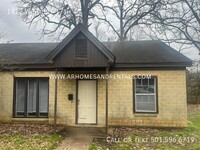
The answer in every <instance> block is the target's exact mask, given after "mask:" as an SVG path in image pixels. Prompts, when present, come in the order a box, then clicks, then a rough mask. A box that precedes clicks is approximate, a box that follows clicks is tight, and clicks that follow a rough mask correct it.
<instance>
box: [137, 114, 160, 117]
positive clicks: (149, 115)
mask: <svg viewBox="0 0 200 150" xmlns="http://www.w3.org/2000/svg"><path fill="white" fill-rule="evenodd" d="M134 116H135V117H157V116H158V114H134Z"/></svg>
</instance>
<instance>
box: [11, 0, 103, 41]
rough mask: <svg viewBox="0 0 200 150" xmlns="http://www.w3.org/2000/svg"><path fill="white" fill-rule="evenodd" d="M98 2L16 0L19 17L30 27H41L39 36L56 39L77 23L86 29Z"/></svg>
mask: <svg viewBox="0 0 200 150" xmlns="http://www.w3.org/2000/svg"><path fill="white" fill-rule="evenodd" d="M99 1H100V0H74V1H66V0H39V1H38V0H16V1H15V4H16V5H17V8H18V12H19V15H20V16H21V17H22V19H23V20H24V21H25V22H26V23H27V24H29V25H30V26H33V25H35V26H37V25H39V26H41V27H42V29H41V35H42V37H43V36H44V35H55V33H56V32H57V33H58V34H57V35H58V36H57V37H58V38H60V37H61V36H62V33H66V31H67V29H71V28H72V27H74V26H76V25H77V24H78V23H79V22H82V23H83V24H84V25H85V26H86V27H87V28H88V26H89V23H88V22H89V19H91V18H93V17H94V15H93V13H92V9H93V8H94V7H95V5H96V4H97V3H99Z"/></svg>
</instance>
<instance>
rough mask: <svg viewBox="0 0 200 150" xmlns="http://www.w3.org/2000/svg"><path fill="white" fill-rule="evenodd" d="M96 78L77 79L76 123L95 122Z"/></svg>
mask: <svg viewBox="0 0 200 150" xmlns="http://www.w3.org/2000/svg"><path fill="white" fill-rule="evenodd" d="M96 92H97V89H96V80H78V99H77V100H78V101H77V106H78V123H88V124H96V116H97V115H96V110H97V108H96V103H97V93H96Z"/></svg>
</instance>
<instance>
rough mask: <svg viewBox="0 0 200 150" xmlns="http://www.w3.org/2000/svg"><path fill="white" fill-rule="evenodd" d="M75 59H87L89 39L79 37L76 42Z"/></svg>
mask: <svg viewBox="0 0 200 150" xmlns="http://www.w3.org/2000/svg"><path fill="white" fill-rule="evenodd" d="M75 59H76V60H86V59H87V40H86V39H77V40H76V42H75Z"/></svg>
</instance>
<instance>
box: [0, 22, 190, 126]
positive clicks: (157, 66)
mask: <svg viewBox="0 0 200 150" xmlns="http://www.w3.org/2000/svg"><path fill="white" fill-rule="evenodd" d="M0 60H1V66H2V71H1V72H0V75H1V78H0V121H10V122H15V121H26V122H28V121H31V122H32V121H33V122H47V123H50V124H53V123H55V124H65V125H69V126H94V127H105V126H106V127H108V126H153V127H186V126H187V104H186V67H189V66H191V64H192V61H191V60H190V59H189V58H187V57H186V56H184V55H183V54H181V53H179V52H177V51H176V50H174V49H172V48H171V47H169V46H167V45H166V44H165V43H163V42H161V41H133V42H130V41H126V42H121V43H119V42H106V43H101V42H100V41H98V40H97V39H96V38H95V37H94V36H93V35H92V34H91V33H90V32H89V31H88V30H87V29H86V28H85V27H84V26H83V25H82V24H79V25H78V26H77V27H76V28H75V29H74V30H73V31H72V32H71V33H69V35H67V37H66V38H64V39H63V41H62V42H60V43H15V44H14V43H13V44H0Z"/></svg>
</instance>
